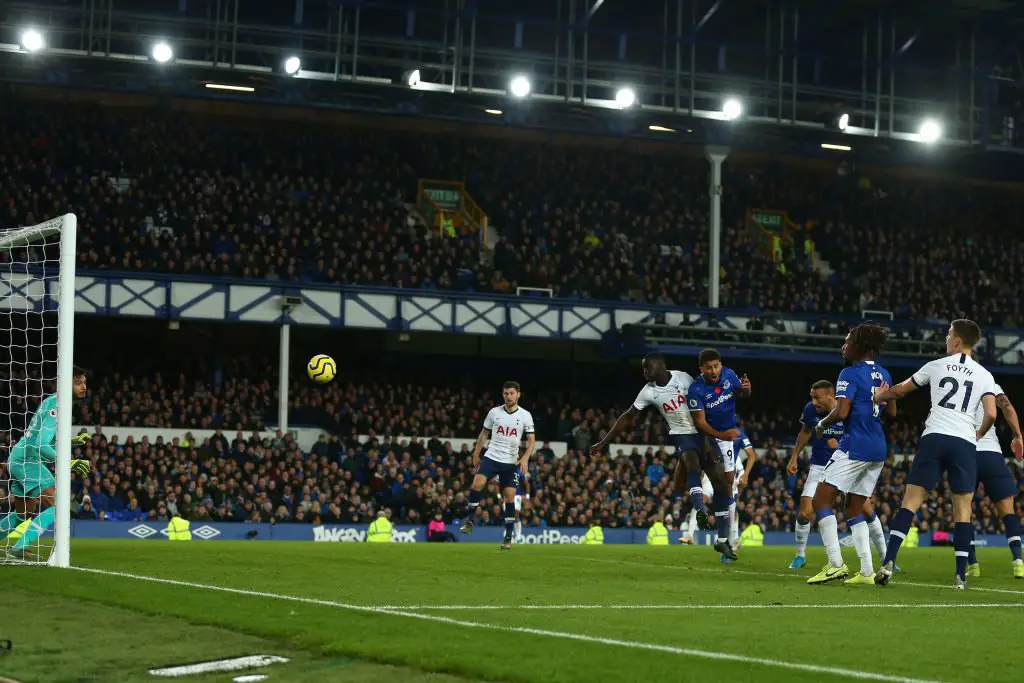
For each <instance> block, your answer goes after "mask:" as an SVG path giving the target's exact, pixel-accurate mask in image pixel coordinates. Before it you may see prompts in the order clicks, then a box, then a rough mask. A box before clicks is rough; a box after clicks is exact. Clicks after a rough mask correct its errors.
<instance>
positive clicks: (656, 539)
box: [647, 517, 668, 545]
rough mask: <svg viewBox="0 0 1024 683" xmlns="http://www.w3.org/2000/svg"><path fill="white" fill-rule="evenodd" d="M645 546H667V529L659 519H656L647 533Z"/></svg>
mask: <svg viewBox="0 0 1024 683" xmlns="http://www.w3.org/2000/svg"><path fill="white" fill-rule="evenodd" d="M647 545H668V528H667V527H666V526H665V523H664V522H663V521H661V517H658V518H656V519H655V520H654V524H652V525H651V528H650V529H649V530H648V531H647Z"/></svg>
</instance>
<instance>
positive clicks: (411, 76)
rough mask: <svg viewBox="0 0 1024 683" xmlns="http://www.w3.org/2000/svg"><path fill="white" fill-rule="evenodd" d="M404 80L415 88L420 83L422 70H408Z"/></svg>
mask: <svg viewBox="0 0 1024 683" xmlns="http://www.w3.org/2000/svg"><path fill="white" fill-rule="evenodd" d="M404 80H405V84H406V85H407V86H409V87H410V88H415V87H416V86H417V85H419V84H420V70H419V69H413V70H412V71H406V72H405V78H404Z"/></svg>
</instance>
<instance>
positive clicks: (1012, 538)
mask: <svg viewBox="0 0 1024 683" xmlns="http://www.w3.org/2000/svg"><path fill="white" fill-rule="evenodd" d="M1003 528H1004V529H1006V542H1007V543H1009V544H1010V552H1011V553H1013V559H1014V560H1019V559H1021V554H1020V537H1021V525H1020V517H1018V516H1017V515H1006V516H1005V517H1003Z"/></svg>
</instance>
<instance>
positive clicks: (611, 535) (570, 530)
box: [71, 520, 1006, 548]
mask: <svg viewBox="0 0 1024 683" xmlns="http://www.w3.org/2000/svg"><path fill="white" fill-rule="evenodd" d="M368 528H369V525H367V524H324V525H320V526H313V525H310V524H247V523H242V522H206V523H203V522H192V525H191V528H190V531H191V532H192V540H193V541H246V540H249V541H313V542H316V543H364V542H366V535H367V530H368ZM166 529H167V523H166V522H98V521H85V520H82V521H79V520H72V522H71V535H72V537H73V538H104V539H110V538H120V539H131V540H142V541H150V540H157V541H166V540H167V531H166ZM448 530H449V531H453V532H454V533H455V536H456V537H457V538H458V540H459V542H460V543H493V544H500V543H501V541H502V539H503V537H504V529H503V528H502V527H500V526H486V527H485V526H478V527H477V528H476V529H474V530H473V533H472V534H470V535H469V536H463V535H461V534H459V533H458V526H457V525H455V524H452V525H449V527H448ZM586 533H587V530H586V529H584V528H582V527H524V528H523V533H522V534H520V535H519V536H518V537H517V538H516V543H518V544H523V545H577V544H579V543H580V542H581V541H582V540H583V537H584V536H585V535H586ZM680 536H681V533H680V532H679V531H669V540H670V542H671V544H672V545H676V544H677V543H678V542H679V537H680ZM715 536H716V534H715V532H713V531H698V532H697V534H696V539H695V541H696V543H697V545H708V546H710V545H714V542H715ZM391 540H392V542H394V543H426V542H427V529H426V527H423V526H410V525H399V526H396V527H394V531H393V532H392V536H391ZM604 542H605V544H606V545H629V544H632V545H644V544H645V543H647V529H605V530H604ZM839 542H840V544H841V545H842V546H844V547H851V546H852V545H853V539H852V538H851V537H850V536H849V534H846V535H843V536H841V537H840V539H839ZM764 544H765V545H769V546H770V545H777V546H785V545H792V544H793V534H791V533H787V532H783V531H769V532H768V533H766V534H765V535H764ZM976 544H977V545H978V546H981V547H990V548H1005V547H1006V537H1005V536H996V535H987V536H978V537H977V540H976ZM808 545H809V546H810V547H811V548H820V547H821V538H820V537H819V536H818V534H816V533H815V534H811V537H810V539H809V541H808ZM921 545H931V536H930V535H924V536H922V537H921Z"/></svg>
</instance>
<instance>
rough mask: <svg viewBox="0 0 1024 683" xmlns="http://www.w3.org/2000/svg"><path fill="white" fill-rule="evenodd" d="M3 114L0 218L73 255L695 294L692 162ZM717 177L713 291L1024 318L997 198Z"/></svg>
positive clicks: (805, 306) (1015, 249) (174, 266)
mask: <svg viewBox="0 0 1024 683" xmlns="http://www.w3.org/2000/svg"><path fill="white" fill-rule="evenodd" d="M0 120H2V122H3V124H4V126H5V130H8V131H10V133H9V134H8V135H5V137H4V139H3V140H2V141H0V156H2V157H3V158H4V159H5V164H4V166H3V168H2V169H0V195H2V196H4V197H5V199H6V202H5V206H4V207H3V208H0V227H2V228H9V227H12V226H17V225H23V224H26V223H31V222H35V221H38V220H41V219H42V218H43V217H45V216H50V215H53V214H55V213H59V212H62V211H65V210H67V211H73V212H75V213H77V214H78V215H79V219H80V222H81V227H80V235H81V246H80V250H79V266H80V267H81V268H85V269H114V270H128V271H148V272H164V273H177V274H190V275H222V276H235V277H253V278H270V279H276V280H282V281H305V282H324V283H339V284H363V285H382V286H399V287H406V288H437V289H455V290H467V291H478V292H508V291H515V289H516V288H517V287H520V286H529V287H540V288H550V289H552V290H553V292H554V293H555V294H556V295H558V296H563V297H580V298H595V299H605V300H634V301H645V302H650V303H663V304H691V305H693V304H702V303H704V302H705V301H706V298H707V297H706V272H707V254H708V237H707V229H706V227H705V226H706V224H707V215H706V210H707V208H706V202H705V201H702V198H704V197H706V195H707V165H706V163H705V162H704V160H703V159H702V158H697V157H688V156H682V157H655V158H651V157H649V156H644V155H642V154H639V153H636V154H613V155H609V154H607V153H606V151H605V150H602V149H592V148H580V147H572V148H559V147H553V146H550V145H541V144H515V143H511V142H502V141H494V140H488V141H486V142H484V141H476V140H459V139H454V138H444V137H436V136H435V137H433V138H431V139H429V140H424V139H423V137H422V136H413V135H409V134H401V133H395V134H393V135H385V134H382V133H380V132H372V133H371V132H366V133H365V134H362V133H361V134H359V135H354V134H352V133H351V131H350V132H348V133H342V132H339V131H336V130H330V129H324V130H316V129H310V128H308V127H299V128H285V129H280V128H277V127H274V128H270V127H261V126H260V125H258V124H254V123H252V122H245V123H239V122H229V121H217V120H210V119H202V120H197V119H193V118H189V117H188V116H176V117H174V118H164V119H160V118H154V117H151V116H146V115H143V114H142V113H140V112H131V111H119V110H110V109H102V108H98V107H92V108H89V107H83V108H80V109H78V108H76V110H75V112H74V114H72V113H71V112H69V111H67V110H64V109H60V108H45V107H40V106H38V105H28V106H24V107H18V108H8V109H6V110H4V111H3V113H2V115H0ZM422 177H439V178H446V179H450V180H464V181H466V183H467V185H468V187H469V188H470V189H471V191H472V194H473V196H474V197H476V198H477V199H478V200H479V202H480V203H481V204H482V205H483V207H484V209H485V211H487V213H488V214H489V215H490V217H491V221H490V222H491V224H492V225H493V226H494V228H495V231H496V232H497V233H498V234H500V238H499V239H498V241H497V243H496V244H495V245H494V246H495V248H494V251H493V254H490V255H485V258H483V259H481V255H480V252H479V249H478V244H477V238H476V237H472V238H463V239H446V238H442V237H439V236H438V235H437V234H436V232H437V231H436V230H429V229H427V228H426V227H424V226H423V224H422V223H421V222H418V219H417V217H416V216H414V215H412V214H410V210H409V209H408V208H407V206H408V205H410V203H411V202H413V201H414V200H415V192H416V180H417V179H418V178H422ZM724 188H725V195H724V197H723V236H722V244H723V254H722V273H723V278H722V292H721V303H722V305H723V306H729V307H736V308H747V309H749V310H751V311H752V312H766V311H794V312H803V313H809V314H815V313H818V312H822V313H824V312H829V313H831V314H859V313H860V311H861V310H862V309H864V308H874V309H881V310H891V311H893V312H894V313H895V314H896V315H897V317H900V318H904V319H910V320H922V321H925V320H934V319H939V318H944V317H947V316H948V315H949V314H950V311H953V312H960V311H967V310H970V311H972V314H973V315H974V317H976V318H978V319H979V320H980V321H981V322H982V323H984V324H999V325H1006V326H1012V325H1014V324H1016V322H1017V321H1019V320H1020V319H1021V315H1020V300H1019V297H1017V294H1016V293H1015V292H1013V291H1012V287H1011V286H1010V285H1009V284H1007V283H1009V282H1014V281H1016V279H1017V278H1019V276H1020V275H1021V268H1022V263H1024V251H1022V247H1021V245H1020V243H1019V241H1018V240H1011V241H1007V240H1006V239H1005V238H1006V234H1004V231H1005V230H1007V229H1008V224H1007V222H1006V221H1004V220H1001V219H1000V216H1006V215H1016V213H1017V212H1019V201H1018V200H1016V199H1015V198H1013V197H1012V196H1010V195H1007V194H1005V193H1001V192H999V191H998V190H984V189H975V190H968V189H966V188H960V189H959V191H958V192H957V193H949V192H946V191H945V190H944V189H943V187H941V186H935V185H923V184H921V183H920V182H916V181H911V180H901V181H899V182H886V181H884V180H883V181H878V180H875V181H869V180H868V179H867V178H865V177H860V176H857V175H855V174H843V173H840V174H835V173H832V174H829V173H821V172H820V171H814V170H807V169H799V168H791V167H787V166H784V165H782V164H773V165H768V166H765V165H763V164H757V165H755V164H753V163H752V162H749V161H744V160H742V159H737V160H735V161H730V162H728V163H727V164H726V165H725V178H724ZM759 206H766V207H777V208H784V209H785V210H787V211H788V212H789V213H790V214H791V215H794V216H799V217H800V218H801V221H802V222H803V223H802V224H814V225H816V227H815V228H813V229H811V230H810V231H809V232H808V233H807V236H808V237H811V238H812V239H813V240H814V244H815V250H816V258H814V259H811V258H808V257H807V255H806V254H805V252H804V250H803V247H802V245H801V244H795V245H793V244H787V245H786V246H785V248H784V249H782V251H781V253H780V254H779V255H778V257H779V258H778V259H777V260H776V259H773V258H772V254H771V250H770V249H769V250H767V251H766V250H765V249H763V248H761V246H760V245H759V244H758V242H757V241H756V240H754V239H752V238H751V235H750V231H749V230H748V226H747V223H746V210H747V209H749V208H754V207H759ZM897 228H898V229H897ZM796 241H797V242H798V241H799V240H796ZM921 244H927V245H929V246H928V247H927V249H925V250H922V249H921V248H919V245H921ZM889 254H896V255H897V258H896V259H895V260H893V259H890V258H889ZM933 263H942V264H943V265H942V267H940V268H932V267H928V266H927V264H933ZM968 273H969V274H970V275H968ZM996 273H998V274H999V276H1000V277H995V275H996ZM937 282H941V283H942V284H943V287H941V288H940V287H936V286H935V285H936V283H937ZM950 283H953V285H952V286H951V285H950Z"/></svg>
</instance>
